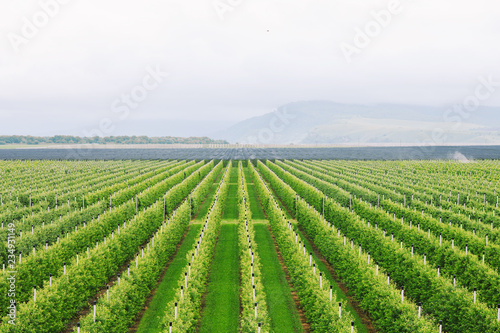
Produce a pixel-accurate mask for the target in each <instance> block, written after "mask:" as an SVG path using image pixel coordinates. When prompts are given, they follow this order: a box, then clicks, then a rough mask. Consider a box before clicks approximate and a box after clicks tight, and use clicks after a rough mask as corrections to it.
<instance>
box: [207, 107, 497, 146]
mask: <svg viewBox="0 0 500 333" xmlns="http://www.w3.org/2000/svg"><path fill="white" fill-rule="evenodd" d="M447 110H448V108H437V107H426V106H414V105H391V104H380V105H352V104H339V103H334V102H330V101H303V102H295V103H290V104H286V105H283V106H281V107H279V108H278V109H277V110H276V111H275V112H271V113H268V114H265V115H263V116H259V117H254V118H250V119H247V120H244V121H241V122H239V123H237V124H235V125H233V126H231V127H229V128H227V129H226V130H224V131H219V132H217V133H214V134H213V135H211V136H212V137H215V138H220V139H224V140H227V141H229V142H231V143H236V142H238V143H260V144H313V143H317V144H346V145H351V144H352V145H357V144H368V143H369V144H377V143H380V144H391V143H394V144H400V143H403V144H458V143H460V144H484V143H488V144H490V143H500V131H499V127H500V108H493V107H479V108H477V109H476V110H475V111H474V112H473V113H470V114H469V113H464V114H463V116H460V115H459V114H457V113H446V111H447ZM452 116H453V117H454V118H452ZM466 116H467V118H465V117H466ZM457 120H459V121H460V122H459V123H458V122H457Z"/></svg>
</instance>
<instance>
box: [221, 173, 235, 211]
mask: <svg viewBox="0 0 500 333" xmlns="http://www.w3.org/2000/svg"><path fill="white" fill-rule="evenodd" d="M234 170H237V168H234ZM237 184H238V183H234V184H229V188H228V192H227V198H226V204H225V206H224V214H223V215H222V219H223V220H237V219H238V216H239V209H238V200H239V198H238V185H237Z"/></svg>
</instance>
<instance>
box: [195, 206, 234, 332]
mask: <svg viewBox="0 0 500 333" xmlns="http://www.w3.org/2000/svg"><path fill="white" fill-rule="evenodd" d="M227 204H228V203H226V205H227ZM238 254H239V251H238V225H237V224H236V223H230V224H225V223H223V224H222V225H221V230H220V234H219V240H218V242H217V246H216V248H215V254H214V259H213V262H212V266H211V268H210V277H209V282H208V287H207V294H206V298H205V307H204V308H203V310H202V313H201V320H200V328H199V332H202V333H203V332H237V331H238V326H239V323H238V319H239V314H240V296H239V292H240V275H239V274H240V270H239V268H240V267H239V258H238Z"/></svg>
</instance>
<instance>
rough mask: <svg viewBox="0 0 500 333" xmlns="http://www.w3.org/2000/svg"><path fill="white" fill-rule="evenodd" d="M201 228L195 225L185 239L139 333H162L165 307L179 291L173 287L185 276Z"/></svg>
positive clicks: (145, 316)
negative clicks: (189, 253)
mask: <svg viewBox="0 0 500 333" xmlns="http://www.w3.org/2000/svg"><path fill="white" fill-rule="evenodd" d="M200 228H201V225H200V224H193V225H191V226H190V228H189V231H188V234H187V235H186V237H185V238H184V241H183V242H182V245H181V247H180V248H179V251H177V254H176V256H175V258H174V260H173V261H172V262H171V263H170V266H169V267H168V269H167V271H166V272H165V275H164V276H163V280H162V281H161V283H160V285H159V286H158V288H157V290H156V293H155V295H154V297H153V299H152V300H151V303H149V306H148V309H147V310H146V312H145V313H144V315H143V317H142V319H141V322H140V324H139V327H138V329H137V333H160V332H162V316H163V314H164V313H165V311H166V309H165V307H166V306H167V304H168V303H169V302H170V301H172V299H173V298H174V296H175V293H176V291H177V289H175V288H172V286H173V285H177V281H178V280H179V276H181V274H184V272H182V269H183V268H184V267H186V265H187V260H186V254H187V253H188V251H189V250H191V248H192V247H193V246H194V242H195V238H196V236H197V235H198V232H199V231H200Z"/></svg>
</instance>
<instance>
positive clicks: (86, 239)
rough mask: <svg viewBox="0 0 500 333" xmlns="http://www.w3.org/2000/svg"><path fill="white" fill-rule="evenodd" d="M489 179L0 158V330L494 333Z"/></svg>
mask: <svg viewBox="0 0 500 333" xmlns="http://www.w3.org/2000/svg"><path fill="white" fill-rule="evenodd" d="M499 170H500V162H499V161H496V160H482V161H471V162H470V163H458V162H456V161H447V160H446V161H340V160H272V161H271V160H258V161H252V163H250V162H248V161H241V162H240V161H231V162H229V163H228V162H226V161H218V160H213V161H209V160H201V161H194V160H189V161H188V160H179V161H177V160H171V161H170V160H154V161H153V160H116V161H99V160H92V161H55V160H54V161H52V160H44V161H27V160H19V161H0V175H1V177H0V179H1V181H0V221H2V222H3V226H2V228H0V240H1V242H0V254H1V256H2V257H3V258H2V260H5V262H6V264H8V265H7V266H6V268H5V272H3V273H1V274H0V313H1V315H2V316H1V317H2V319H1V322H0V332H2V333H4V332H5V333H11V332H13V333H17V332H22V333H24V332H37V333H45V332H47V333H54V332H78V330H79V329H80V332H81V333H107V332H143V333H149V332H158V333H160V332H162V333H163V332H169V330H170V328H171V329H172V332H258V330H259V327H260V329H261V333H269V332H284V333H285V332H286V333H288V332H342V333H343V332H346V333H349V332H351V327H352V326H351V325H353V328H352V331H353V332H357V333H374V332H389V333H401V332H404V333H406V332H408V333H409V332H419V333H420V332H422V333H431V332H432V333H435V332H439V331H440V330H441V332H447V333H455V332H456V333H459V332H460V333H461V332H472V333H485V332H488V333H489V332H493V333H495V332H498V333H500V321H499V317H498V309H499V306H498V304H499V303H500V296H499V295H500V269H499V267H500V218H499V215H500V208H499V207H498V202H499V201H498V200H499V199H498V197H499V194H498V188H497V187H498V185H499V184H500V172H499ZM35 183H36V185H35ZM165 204H166V207H164V205H165ZM245 212H247V214H248V215H246V216H245ZM245 222H246V223H245ZM310 253H312V256H310ZM252 273H254V274H253V275H252ZM12 274H14V275H15V281H16V283H15V301H16V309H15V310H16V318H15V325H12V319H11V318H10V317H9V316H8V314H9V312H10V311H14V310H13V309H11V308H9V304H11V303H13V302H14V301H13V297H12V296H9V295H10V294H11V293H10V288H11V279H10V276H11V275H12ZM330 286H331V287H332V289H331V290H332V293H331V294H330ZM94 302H95V303H94ZM339 303H341V308H340V313H339ZM94 304H95V305H94ZM94 311H95V317H94ZM259 325H260V326H259Z"/></svg>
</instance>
